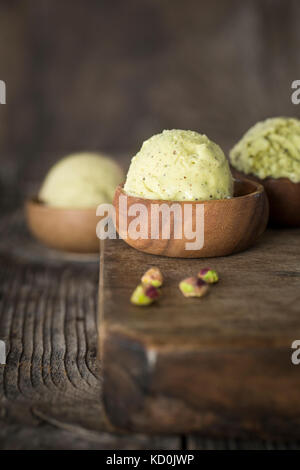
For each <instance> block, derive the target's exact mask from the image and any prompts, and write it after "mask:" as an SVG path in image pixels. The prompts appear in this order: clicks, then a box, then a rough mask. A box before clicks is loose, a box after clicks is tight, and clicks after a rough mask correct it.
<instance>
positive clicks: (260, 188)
mask: <svg viewBox="0 0 300 470" xmlns="http://www.w3.org/2000/svg"><path fill="white" fill-rule="evenodd" d="M233 181H234V183H236V182H239V183H244V182H246V183H248V184H250V185H252V186H253V187H254V188H253V191H251V192H250V193H247V194H244V195H242V196H233V197H231V198H226V199H208V200H207V201H173V200H167V199H147V198H144V197H141V196H134V195H132V194H128V193H126V192H125V191H124V188H123V187H124V183H122V184H119V185H118V186H117V188H116V192H115V195H116V194H117V192H121V193H122V194H124V195H125V196H127V197H129V198H131V199H136V200H142V201H147V203H149V202H153V203H158V204H174V203H178V204H222V203H224V202H225V203H226V204H229V203H230V202H232V201H236V200H237V199H238V200H241V199H249V198H252V197H256V196H257V195H259V194H263V193H265V188H264V186H263V185H262V184H261V183H259V182H257V181H253V180H250V179H248V178H233Z"/></svg>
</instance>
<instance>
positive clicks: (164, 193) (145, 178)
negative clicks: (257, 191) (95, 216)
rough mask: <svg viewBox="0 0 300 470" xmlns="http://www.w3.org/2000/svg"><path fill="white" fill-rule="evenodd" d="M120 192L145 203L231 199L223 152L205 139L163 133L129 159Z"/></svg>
mask: <svg viewBox="0 0 300 470" xmlns="http://www.w3.org/2000/svg"><path fill="white" fill-rule="evenodd" d="M124 190H125V192H126V193H127V194H130V195H133V196H138V197H143V198H146V199H160V200H172V201H200V200H201V201H203V200H209V199H223V198H228V197H232V195H233V179H232V176H231V172H230V168H229V165H228V162H227V160H226V157H225V155H224V153H223V151H222V150H221V148H220V147H219V146H218V145H217V144H215V143H214V142H213V141H211V140H210V139H209V138H208V137H207V136H206V135H201V134H198V133H197V132H193V131H184V130H164V131H163V132H162V133H161V134H157V135H154V136H153V137H151V138H150V139H148V140H146V141H145V142H144V143H143V145H142V148H141V150H140V151H139V152H138V153H137V154H136V155H135V157H133V158H132V160H131V165H130V168H129V171H128V174H127V179H126V183H125V186H124Z"/></svg>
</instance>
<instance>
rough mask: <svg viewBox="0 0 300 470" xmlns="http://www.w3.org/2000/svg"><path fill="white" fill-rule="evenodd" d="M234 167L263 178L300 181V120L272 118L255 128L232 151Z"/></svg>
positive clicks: (231, 157)
mask: <svg viewBox="0 0 300 470" xmlns="http://www.w3.org/2000/svg"><path fill="white" fill-rule="evenodd" d="M230 161H231V164H232V166H233V167H234V168H236V169H237V170H239V171H241V172H243V173H246V174H253V175H255V176H257V177H259V178H261V179H265V178H268V177H272V178H288V179H290V180H291V181H292V182H293V183H299V182H300V120H299V119H294V118H284V117H278V118H270V119H266V120H265V121H262V122H258V123H257V124H255V125H254V126H253V127H251V128H250V129H249V130H248V132H246V134H245V135H244V136H243V137H242V139H241V140H240V141H239V142H238V143H237V144H236V145H235V146H234V147H233V149H232V150H231V152H230Z"/></svg>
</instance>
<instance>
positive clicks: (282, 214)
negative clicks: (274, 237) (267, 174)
mask: <svg viewBox="0 0 300 470" xmlns="http://www.w3.org/2000/svg"><path fill="white" fill-rule="evenodd" d="M232 173H233V174H234V176H236V177H237V178H240V179H243V178H247V179H251V180H253V181H256V182H258V183H260V184H262V185H263V186H264V188H265V190H266V193H267V196H268V199H269V205H270V222H271V223H273V224H275V225H281V226H285V227H300V183H293V182H292V181H291V180H289V179H288V178H278V179H275V178H265V179H263V180H262V179H260V178H258V177H257V176H254V175H246V174H245V173H241V172H239V171H237V170H236V169H235V168H232Z"/></svg>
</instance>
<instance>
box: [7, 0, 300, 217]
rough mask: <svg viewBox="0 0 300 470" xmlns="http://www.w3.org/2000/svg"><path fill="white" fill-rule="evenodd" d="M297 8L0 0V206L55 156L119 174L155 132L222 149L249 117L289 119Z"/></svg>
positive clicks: (133, 0)
mask: <svg viewBox="0 0 300 470" xmlns="http://www.w3.org/2000/svg"><path fill="white" fill-rule="evenodd" d="M299 20H300V2H299V0H243V1H241V0H224V1H223V0H222V1H221V0H210V1H205V0H187V1H183V0H163V1H162V0H113V1H112V0H110V1H109V0H86V1H84V0H35V1H34V0H28V1H26V0H23V1H17V0H0V79H1V80H4V81H5V82H6V85H7V104H6V105H0V124H1V125H0V164H1V171H0V190H1V196H0V197H1V205H2V207H6V208H11V207H12V206H14V205H16V204H18V203H20V202H21V201H22V198H23V197H24V194H25V193H29V192H30V191H33V190H34V188H35V187H36V186H37V185H38V184H39V182H40V181H41V178H43V177H44V175H45V172H46V171H47V169H48V167H49V165H51V164H52V163H53V162H54V161H55V160H56V159H58V158H60V157H62V156H63V155H64V154H67V153H69V152H73V151H79V150H102V151H104V152H107V153H111V154H112V155H113V156H115V157H116V158H117V159H120V160H122V161H123V166H124V167H125V168H126V167H127V165H128V163H129V160H130V158H131V156H132V155H133V154H134V153H135V152H136V151H137V150H138V148H139V147H140V145H141V143H142V141H143V140H145V139H146V138H147V137H149V136H150V135H152V134H154V133H157V132H160V131H161V130H162V129H164V128H183V129H193V130H197V131H200V132H203V133H206V134H207V135H208V136H209V137H210V138H212V139H214V140H216V141H217V142H218V143H219V144H220V145H221V146H222V147H223V149H224V150H225V151H226V152H228V150H229V149H230V147H231V146H232V144H233V143H234V142H235V141H236V140H237V139H239V138H240V136H241V134H242V133H243V132H244V131H245V130H247V128H248V127H249V126H250V125H252V124H253V123H255V122H256V121H257V120H260V119H263V118H265V117H268V116H274V115H293V116H298V117H299V115H300V107H297V106H295V105H293V104H292V103H291V99H290V96H291V82H292V81H293V80H295V79H300V68H299V66H300V28H299V24H300V23H299Z"/></svg>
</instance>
